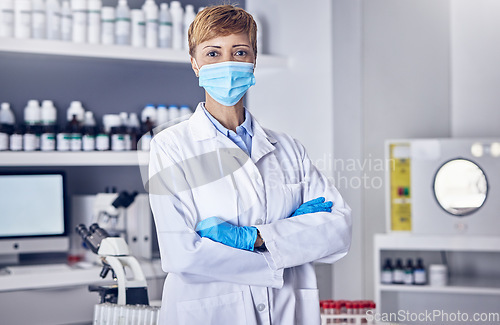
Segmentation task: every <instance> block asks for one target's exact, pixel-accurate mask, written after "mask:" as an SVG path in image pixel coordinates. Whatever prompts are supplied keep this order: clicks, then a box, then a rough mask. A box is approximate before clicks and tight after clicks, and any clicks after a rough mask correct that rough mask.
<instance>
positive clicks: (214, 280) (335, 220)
mask: <svg viewBox="0 0 500 325" xmlns="http://www.w3.org/2000/svg"><path fill="white" fill-rule="evenodd" d="M201 105H202V104H200V105H198V107H197V109H196V111H195V113H194V114H193V115H192V116H191V118H190V119H189V120H187V121H184V122H181V123H179V124H177V125H175V126H173V127H170V128H168V129H166V130H164V131H162V132H160V133H159V134H157V135H156V136H155V137H154V138H153V140H152V143H151V154H150V166H149V175H150V182H149V184H148V185H149V192H150V203H151V208H152V211H153V214H154V218H155V222H156V227H157V233H158V241H159V247H160V253H161V260H162V267H163V270H164V271H165V272H168V276H167V278H166V280H165V285H164V291H163V300H162V309H161V316H160V319H161V324H162V325H198V324H200V325H201V324H203V325H256V324H273V325H277V324H281V325H292V324H297V325H300V324H307V325H317V324H320V313H319V301H318V300H319V297H318V290H317V284H316V276H315V272H314V268H313V264H312V262H314V261H320V262H326V263H333V262H335V261H337V260H339V259H340V258H342V257H343V256H345V255H346V254H347V251H348V250H349V246H350V242H351V218H350V212H351V209H350V208H349V206H348V205H347V204H346V203H345V202H344V200H343V199H342V197H341V195H340V194H339V192H338V191H337V189H336V188H335V187H334V186H333V185H332V184H331V183H330V182H329V181H328V180H327V178H326V177H325V176H323V175H322V174H321V173H320V172H319V171H318V170H317V169H316V168H315V167H314V166H313V165H312V163H311V161H310V159H309V158H308V156H307V154H306V152H305V149H304V147H303V146H302V145H301V144H300V143H298V142H297V141H296V140H294V139H293V138H291V137H290V136H288V135H285V134H282V133H278V132H273V131H270V130H267V129H264V128H262V127H261V126H260V125H259V123H258V122H257V121H256V120H255V118H253V117H252V118H253V131H254V136H253V138H252V152H251V159H250V158H249V157H248V156H247V155H246V154H244V153H243V151H242V150H241V149H239V148H238V147H237V146H236V145H235V144H234V143H233V142H232V141H231V140H230V139H228V138H227V137H226V136H224V135H222V134H221V133H220V132H218V131H217V129H216V128H215V127H214V126H213V124H212V123H211V122H210V120H209V119H208V118H207V116H206V115H205V113H204V112H203V109H202V107H201ZM319 196H324V197H325V198H326V199H327V200H331V201H333V202H334V206H333V211H332V212H331V213H327V212H318V213H313V214H304V215H300V216H296V217H292V218H287V217H288V216H290V215H291V214H292V213H293V212H294V211H295V210H296V209H297V208H298V207H299V206H300V205H301V204H302V203H303V202H305V201H308V200H311V199H314V198H316V197H319ZM212 216H219V217H221V218H223V219H225V220H228V221H229V222H231V223H232V224H235V225H239V226H252V225H253V226H256V227H257V228H258V229H259V231H260V233H261V236H262V238H263V239H264V240H265V243H266V247H267V250H266V251H264V252H259V251H255V252H250V251H245V250H240V249H236V248H232V247H229V246H226V245H223V244H221V243H218V242H214V241H212V240H210V239H208V238H201V237H200V236H198V234H197V233H196V232H195V231H194V229H195V227H196V224H197V223H198V222H199V221H200V220H203V219H205V218H208V217H212Z"/></svg>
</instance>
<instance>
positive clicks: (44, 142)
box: [40, 100, 57, 151]
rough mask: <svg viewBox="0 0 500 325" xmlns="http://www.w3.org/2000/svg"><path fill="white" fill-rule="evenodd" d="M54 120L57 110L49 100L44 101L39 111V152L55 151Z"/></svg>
mask: <svg viewBox="0 0 500 325" xmlns="http://www.w3.org/2000/svg"><path fill="white" fill-rule="evenodd" d="M56 120H57V110H56V108H55V107H54V103H53V102H52V101H51V100H44V101H43V102H42V109H41V125H42V131H41V136H40V150H41V151H54V150H56Z"/></svg>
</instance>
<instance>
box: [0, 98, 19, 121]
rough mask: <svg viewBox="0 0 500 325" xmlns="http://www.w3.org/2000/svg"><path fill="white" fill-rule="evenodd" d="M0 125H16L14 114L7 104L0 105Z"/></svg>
mask: <svg viewBox="0 0 500 325" xmlns="http://www.w3.org/2000/svg"><path fill="white" fill-rule="evenodd" d="M0 123H3V124H9V125H13V124H14V123H16V118H15V116H14V113H13V112H12V110H11V109H10V104H9V103H2V104H1V105H0Z"/></svg>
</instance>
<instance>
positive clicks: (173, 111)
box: [168, 105, 181, 124]
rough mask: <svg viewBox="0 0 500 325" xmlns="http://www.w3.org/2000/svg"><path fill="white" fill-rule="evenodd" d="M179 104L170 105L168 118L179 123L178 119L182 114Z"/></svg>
mask: <svg viewBox="0 0 500 325" xmlns="http://www.w3.org/2000/svg"><path fill="white" fill-rule="evenodd" d="M180 113H181V112H180V110H179V106H177V105H170V106H169V107H168V120H169V121H170V122H172V123H171V124H173V123H177V119H178V118H179V117H180V116H181V114H180Z"/></svg>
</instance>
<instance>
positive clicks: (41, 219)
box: [0, 172, 69, 257]
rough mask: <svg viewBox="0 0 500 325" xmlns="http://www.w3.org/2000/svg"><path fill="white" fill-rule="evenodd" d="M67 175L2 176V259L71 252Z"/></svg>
mask: <svg viewBox="0 0 500 325" xmlns="http://www.w3.org/2000/svg"><path fill="white" fill-rule="evenodd" d="M66 203H67V200H66V185H65V174H64V173H63V172H0V255H3V257H6V256H8V255H15V256H19V254H23V253H49V252H66V251H68V249H69V235H68V234H69V233H68V227H69V223H68V215H67V206H66Z"/></svg>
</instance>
